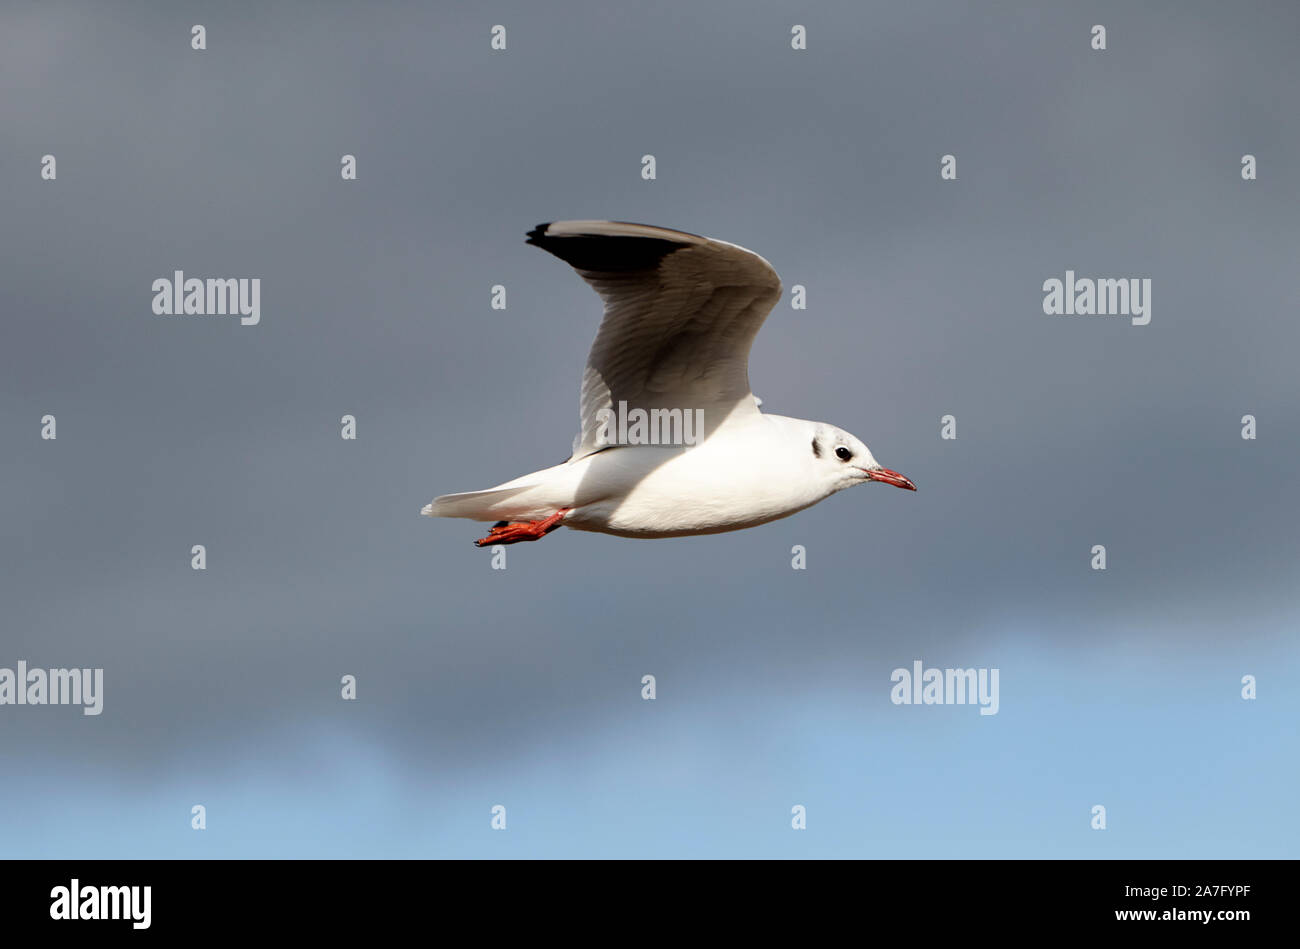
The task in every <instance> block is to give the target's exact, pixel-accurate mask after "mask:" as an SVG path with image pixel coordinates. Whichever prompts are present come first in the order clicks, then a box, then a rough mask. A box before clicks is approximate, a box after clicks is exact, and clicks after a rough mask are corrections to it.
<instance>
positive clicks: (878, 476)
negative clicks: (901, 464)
mask: <svg viewBox="0 0 1300 949" xmlns="http://www.w3.org/2000/svg"><path fill="white" fill-rule="evenodd" d="M863 470H864V471H866V472H867V480H868V481H883V482H884V483H885V484H892V485H893V486H894V487H896V488H906V489H907V490H908V491H915V490H916V485H914V484H912V482H911V480H910V479H908V478H905V477H903V476H902V475H901V474H899V473H898V472H897V471H890V470H889V469H888V468H880V469H878V470H876V471H870V470H867V469H865V468H864V469H863Z"/></svg>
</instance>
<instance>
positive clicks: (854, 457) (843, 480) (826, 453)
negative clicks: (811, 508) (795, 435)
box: [807, 423, 916, 491]
mask: <svg viewBox="0 0 1300 949" xmlns="http://www.w3.org/2000/svg"><path fill="white" fill-rule="evenodd" d="M807 451H808V452H809V454H810V456H811V459H812V462H813V465H814V466H815V467H816V469H817V471H818V472H819V473H821V474H824V476H825V477H826V479H827V480H828V481H830V482H831V483H832V484H833V485H834V487H833V490H835V491H840V490H842V489H844V488H848V487H852V486H853V485H855V484H862V483H864V482H867V481H879V482H881V483H882V484H892V485H893V486H894V487H896V488H906V489H907V490H908V491H915V490H916V485H914V484H912V482H911V481H910V480H909V479H908V478H905V477H904V476H903V475H901V474H899V473H898V472H897V471H890V470H889V469H888V468H886V467H884V466H883V465H881V464H880V462H878V461H876V459H875V458H874V457H872V455H871V450H870V449H869V448H867V446H866V445H865V444H863V442H862V440H861V439H859V438H857V437H855V436H853V435H850V434H849V433H848V432H846V431H844V430H843V429H839V428H836V427H835V426H834V425H826V424H823V423H817V424H815V425H814V427H813V430H812V438H811V442H810V444H809V445H808V448H807Z"/></svg>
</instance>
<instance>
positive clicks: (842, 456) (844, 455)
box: [835, 445, 853, 461]
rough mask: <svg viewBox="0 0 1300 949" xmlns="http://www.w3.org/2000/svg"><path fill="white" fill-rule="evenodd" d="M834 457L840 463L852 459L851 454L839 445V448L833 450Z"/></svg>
mask: <svg viewBox="0 0 1300 949" xmlns="http://www.w3.org/2000/svg"><path fill="white" fill-rule="evenodd" d="M835 457H836V458H838V459H839V460H840V461H848V460H849V459H850V458H852V457H853V452H851V451H849V450H848V449H847V448H845V447H844V446H843V445H841V446H840V447H839V448H837V449H835Z"/></svg>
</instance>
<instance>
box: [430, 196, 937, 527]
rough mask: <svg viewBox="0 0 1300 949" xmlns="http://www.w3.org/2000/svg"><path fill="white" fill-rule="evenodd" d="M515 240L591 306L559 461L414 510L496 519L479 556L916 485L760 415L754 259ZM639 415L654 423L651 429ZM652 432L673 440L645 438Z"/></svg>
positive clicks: (597, 224)
mask: <svg viewBox="0 0 1300 949" xmlns="http://www.w3.org/2000/svg"><path fill="white" fill-rule="evenodd" d="M528 243H529V244H534V245H536V246H537V247H540V248H542V250H545V251H548V252H549V253H552V254H554V255H555V256H556V257H559V258H560V259H561V260H563V261H564V262H565V263H567V264H569V265H570V266H571V267H573V268H574V269H575V270H576V271H577V272H578V274H579V275H580V276H581V277H582V278H583V279H584V280H586V281H587V283H589V284H591V286H592V287H593V288H594V289H595V290H596V292H597V293H598V294H599V295H600V296H601V298H602V299H603V300H604V301H605V315H604V319H603V320H602V321H601V324H600V330H599V331H598V332H597V334H596V341H595V342H594V343H592V346H591V352H590V353H589V354H588V356H587V367H586V369H585V370H584V372H583V377H582V393H581V400H580V420H581V426H582V429H581V431H580V432H579V433H578V436H577V438H575V439H574V443H573V454H572V455H571V456H570V457H569V459H568V460H567V461H565V462H564V463H563V464H559V465H556V466H554V467H552V468H544V469H542V470H541V471H534V472H533V473H532V474H526V475H524V476H523V477H520V478H515V479H514V480H513V481H507V482H505V483H504V484H499V485H497V486H496V487H495V488H488V489H487V490H486V491H469V492H465V493H463V494H446V495H443V496H442V497H440V498H435V499H434V500H433V501H432V502H431V503H429V504H426V505H425V506H424V510H423V511H421V513H422V514H427V515H430V516H431V517H465V518H470V519H471V520H477V521H497V524H496V526H494V527H493V528H492V529H491V530H490V531H489V533H488V535H487V536H486V537H483V538H481V539H479V540H476V541H475V542H474V543H475V544H476V545H477V546H479V547H485V546H488V545H496V544H514V543H518V542H520V541H525V540H539V539H540V538H542V537H544V536H546V535H547V534H549V533H550V532H551V531H553V530H555V529H556V528H557V527H561V526H564V527H570V528H573V529H574V530H580V531H596V532H599V533H602V534H615V535H617V536H619V537H681V536H686V535H690V534H717V533H721V532H723V531H733V530H740V529H742V528H746V527H755V526H757V525H759V524H766V523H767V522H769V521H775V520H777V519H779V518H782V517H789V516H790V515H791V514H794V513H795V512H797V511H802V510H803V509H804V508H806V507H811V506H812V505H814V504H816V503H817V502H818V501H820V500H822V499H823V498H827V497H830V496H831V495H832V494H834V493H835V492H837V491H841V490H843V489H844V488H848V487H851V486H853V485H855V484H863V483H865V482H868V481H879V482H882V483H884V484H892V485H894V486H895V487H898V488H906V489H907V490H908V491H915V490H916V486H915V485H914V484H912V482H911V481H909V480H908V479H907V478H905V477H903V476H902V475H901V474H899V473H898V472H897V471H890V470H889V469H888V468H885V467H882V466H881V465H880V463H879V462H877V461H876V459H875V458H873V457H872V456H871V452H870V451H868V450H867V446H866V445H864V444H863V443H862V442H861V441H859V440H858V439H857V438H855V437H854V436H852V435H850V434H849V433H848V432H846V431H844V430H843V429H839V428H836V427H835V426H834V425H828V424H826V423H825V422H809V421H805V420H804V419H796V418H785V417H784V416H780V415H767V414H764V413H763V412H761V411H759V404H760V403H759V400H758V399H757V398H755V396H754V395H753V393H752V392H750V391H749V368H748V367H749V349H750V346H751V345H752V344H753V342H754V337H755V336H756V335H757V334H758V330H759V327H761V326H762V325H763V320H764V319H766V317H767V314H768V311H770V310H771V309H772V306H773V305H774V304H775V303H776V301H777V299H778V298H779V297H780V295H781V281H780V279H779V278H778V277H777V275H776V271H774V270H773V269H772V265H771V264H769V263H768V262H767V261H766V260H764V259H763V258H762V257H760V256H758V255H757V254H755V253H753V252H752V251H748V250H746V249H745V248H743V247H737V246H736V245H735V244H728V243H726V242H725V241H718V240H710V239H708V238H706V237H699V236H697V235H695V234H687V233H684V232H682V231H672V230H667V229H665V228H660V227H650V226H648V225H645V224H629V223H624V222H621V221H557V222H554V223H551V224H541V225H538V226H537V227H536V228H535V229H533V230H531V231H529V232H528ZM647 419H649V420H651V421H657V422H659V423H661V424H660V426H659V428H658V430H657V431H656V427H655V426H654V425H650V426H647V425H646V420H647ZM692 423H694V424H692ZM665 426H666V427H667V429H668V430H669V432H668V434H669V435H670V436H671V437H670V438H668V439H667V441H669V442H671V443H670V444H663V443H655V442H656V441H659V442H662V441H663V440H664V439H662V438H656V437H655V436H656V435H662V434H663V428H664V427H665Z"/></svg>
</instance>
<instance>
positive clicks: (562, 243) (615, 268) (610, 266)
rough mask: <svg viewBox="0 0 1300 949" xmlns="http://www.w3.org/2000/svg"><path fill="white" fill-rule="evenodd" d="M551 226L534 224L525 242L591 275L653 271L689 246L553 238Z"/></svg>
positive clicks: (631, 237)
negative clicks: (675, 252) (668, 258)
mask: <svg viewBox="0 0 1300 949" xmlns="http://www.w3.org/2000/svg"><path fill="white" fill-rule="evenodd" d="M554 223H555V222H554V221H547V222H546V223H545V224H538V225H537V226H536V227H535V228H533V229H532V230H531V231H529V232H528V237H527V240H526V241H525V243H528V244H532V245H533V246H534V247H540V248H541V249H542V250H544V251H546V252H547V253H549V254H554V255H555V256H556V257H558V258H560V260H562V261H564V262H565V263H566V264H568V265H569V266H570V267H573V268H574V269H575V270H584V271H588V272H591V273H626V272H631V271H644V270H653V269H655V268H656V267H658V266H659V263H660V262H661V261H662V260H663V259H664V258H665V257H667V256H668V255H669V254H671V253H672V252H673V251H677V250H681V249H682V248H683V247H690V246H691V245H690V244H689V243H688V242H687V241H674V240H668V239H667V238H663V237H643V236H641V235H637V234H562V235H556V234H551V233H550V232H549V229H550V227H551V225H552V224H554ZM613 223H623V222H613ZM643 226H645V225H643Z"/></svg>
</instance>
